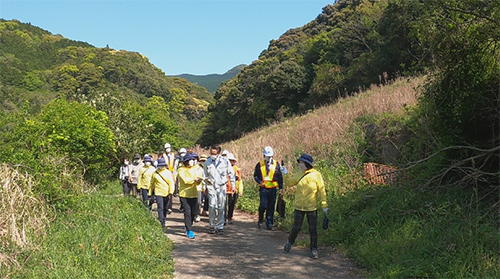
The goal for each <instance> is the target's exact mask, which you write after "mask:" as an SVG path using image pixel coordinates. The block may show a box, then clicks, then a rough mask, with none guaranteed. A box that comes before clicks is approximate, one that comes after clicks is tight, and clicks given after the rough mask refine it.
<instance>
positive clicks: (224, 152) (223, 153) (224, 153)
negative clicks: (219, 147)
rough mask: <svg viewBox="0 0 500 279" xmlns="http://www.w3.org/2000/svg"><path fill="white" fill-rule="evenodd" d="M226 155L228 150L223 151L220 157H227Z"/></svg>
mask: <svg viewBox="0 0 500 279" xmlns="http://www.w3.org/2000/svg"><path fill="white" fill-rule="evenodd" d="M228 154H229V151H228V150H224V151H222V154H221V155H222V156H224V155H228Z"/></svg>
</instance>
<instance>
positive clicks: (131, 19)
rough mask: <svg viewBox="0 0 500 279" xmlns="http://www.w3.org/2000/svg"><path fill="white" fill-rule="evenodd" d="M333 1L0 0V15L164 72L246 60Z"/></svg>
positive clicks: (222, 68)
mask: <svg viewBox="0 0 500 279" xmlns="http://www.w3.org/2000/svg"><path fill="white" fill-rule="evenodd" d="M333 2H334V1H333V0H330V1H326V0H300V1H299V0H267V1H263V0H262V1H258V0H217V1H216V0H205V1H203V0H197V1H196V0H195V1H191V0H185V1H175V0H163V1H161V0H156V1H148V0H144V1H132V0H111V1H97V0H86V1H84V0H76V1H75V0H66V1H63V0H59V1H44V0H0V18H3V19H7V20H10V19H17V20H19V21H21V22H30V23H31V24H32V25H35V26H38V27H40V28H42V29H45V30H47V31H49V32H51V33H53V34H61V35H63V36H64V37H66V38H69V39H73V40H78V41H84V42H87V43H90V44H92V45H94V46H96V47H105V46H106V45H109V47H110V48H113V49H117V50H119V49H124V50H128V51H137V52H139V53H142V54H143V55H145V56H147V57H148V58H149V61H150V62H151V63H153V64H154V65H155V66H157V67H158V68H160V69H161V70H162V71H163V72H165V73H166V74H167V75H176V74H182V73H189V74H196V75H205V74H214V73H217V74H223V73H225V72H226V71H227V70H229V69H231V68H232V67H234V66H236V65H238V64H250V63H251V62H252V61H254V60H256V59H257V58H258V56H259V54H260V53H261V52H262V51H263V50H264V49H267V47H268V45H269V41H270V40H272V39H278V38H279V36H280V35H282V34H283V33H285V32H286V31H287V30H288V29H291V28H296V27H301V26H303V25H305V24H307V23H308V22H310V21H311V20H313V19H315V18H316V16H318V15H319V14H320V13H321V12H322V8H323V7H324V6H326V5H328V4H331V3H333Z"/></svg>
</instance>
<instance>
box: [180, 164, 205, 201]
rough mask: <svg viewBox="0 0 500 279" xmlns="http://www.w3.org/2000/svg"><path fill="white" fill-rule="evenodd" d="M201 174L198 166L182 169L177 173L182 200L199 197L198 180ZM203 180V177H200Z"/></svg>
mask: <svg viewBox="0 0 500 279" xmlns="http://www.w3.org/2000/svg"><path fill="white" fill-rule="evenodd" d="M198 174H199V172H198V171H197V169H196V166H193V167H190V168H188V167H184V166H183V167H180V168H179V170H178V172H177V181H178V182H179V197H181V198H196V197H198V185H200V184H201V181H200V183H196V179H197V178H198V177H200V176H198ZM200 178H201V177H200Z"/></svg>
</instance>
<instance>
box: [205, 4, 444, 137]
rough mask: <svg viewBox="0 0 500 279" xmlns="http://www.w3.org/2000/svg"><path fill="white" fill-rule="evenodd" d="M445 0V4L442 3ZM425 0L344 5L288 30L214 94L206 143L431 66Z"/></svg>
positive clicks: (328, 9)
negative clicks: (424, 28)
mask: <svg viewBox="0 0 500 279" xmlns="http://www.w3.org/2000/svg"><path fill="white" fill-rule="evenodd" d="M436 2H440V1H436ZM431 6H432V5H424V4H423V2H422V1H389V0H380V1H368V0H339V1H335V4H332V5H328V6H326V7H324V8H323V12H322V13H321V14H320V15H318V17H317V18H316V19H314V20H312V21H311V22H310V23H308V24H306V25H305V26H303V27H299V28H295V29H290V30H289V31H287V32H286V33H285V34H283V35H282V36H281V37H280V38H278V39H277V40H272V41H271V43H270V44H269V47H268V48H267V50H264V51H263V52H262V53H261V55H260V56H259V58H258V59H257V60H255V61H254V62H253V63H252V64H251V65H250V66H248V67H246V68H244V69H243V70H242V72H241V73H240V74H239V75H238V76H237V77H235V78H233V79H231V80H230V81H228V82H226V83H225V84H223V85H222V86H221V87H220V88H219V89H218V91H217V92H216V94H215V98H216V100H217V102H216V105H215V106H214V107H213V108H212V109H211V110H210V124H211V125H210V126H209V127H208V128H207V129H206V130H205V134H204V138H202V139H201V141H202V143H203V144H207V143H209V142H212V141H220V142H222V141H226V140H232V139H236V138H238V137H239V136H241V135H242V134H243V133H246V132H249V131H252V130H253V129H256V128H258V127H261V126H263V125H268V124H270V123H273V122H275V121H279V120H281V119H283V118H284V117H287V116H291V115H295V114H301V113H304V112H307V111H308V110H310V109H312V108H314V107H317V106H322V105H324V104H327V103H331V102H334V101H335V100H337V99H338V98H339V97H342V96H347V95H350V94H353V93H354V92H356V91H358V90H359V89H362V88H366V87H367V86H369V85H370V84H379V83H383V82H386V81H387V80H391V79H393V78H395V77H398V76H404V75H413V74H415V73H419V72H421V71H422V70H424V69H425V67H426V65H428V62H429V61H430V60H432V58H433V57H432V55H431V53H430V50H429V48H428V46H429V44H428V42H425V41H423V40H420V36H421V35H422V34H419V33H421V32H420V31H422V30H420V29H419V27H420V24H421V23H420V20H421V16H422V15H424V14H425V13H426V12H430V11H432V9H434V8H435V6H432V7H431Z"/></svg>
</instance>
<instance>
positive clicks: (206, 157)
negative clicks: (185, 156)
mask: <svg viewBox="0 0 500 279" xmlns="http://www.w3.org/2000/svg"><path fill="white" fill-rule="evenodd" d="M207 159H208V156H207V155H205V154H202V155H201V156H200V162H201V161H206V160H207Z"/></svg>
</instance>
